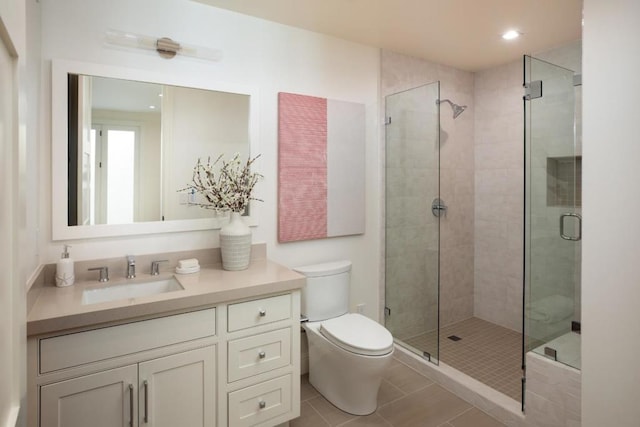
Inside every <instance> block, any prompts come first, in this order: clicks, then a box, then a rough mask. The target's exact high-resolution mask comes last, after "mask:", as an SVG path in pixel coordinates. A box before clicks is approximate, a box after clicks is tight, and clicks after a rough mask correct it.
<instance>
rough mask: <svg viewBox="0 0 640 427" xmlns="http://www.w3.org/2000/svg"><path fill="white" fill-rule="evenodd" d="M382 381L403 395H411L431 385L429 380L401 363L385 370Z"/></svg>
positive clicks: (431, 382)
mask: <svg viewBox="0 0 640 427" xmlns="http://www.w3.org/2000/svg"><path fill="white" fill-rule="evenodd" d="M384 379H385V380H387V381H388V382H389V383H391V384H392V385H394V386H396V387H398V388H399V389H400V390H402V391H403V392H405V393H413V392H414V391H417V390H420V389H421V388H424V387H426V386H428V385H431V384H433V381H431V380H430V379H429V378H427V377H425V376H422V375H421V374H420V373H418V372H417V371H414V370H413V369H411V368H409V367H408V366H406V365H403V364H401V363H400V364H398V365H396V366H394V367H392V368H390V369H387V372H386V373H385V375H384Z"/></svg>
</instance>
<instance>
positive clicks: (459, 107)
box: [436, 99, 467, 119]
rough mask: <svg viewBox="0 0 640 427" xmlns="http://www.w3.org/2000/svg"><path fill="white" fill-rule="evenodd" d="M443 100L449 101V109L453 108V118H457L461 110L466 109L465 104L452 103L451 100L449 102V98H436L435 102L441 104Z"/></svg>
mask: <svg viewBox="0 0 640 427" xmlns="http://www.w3.org/2000/svg"><path fill="white" fill-rule="evenodd" d="M443 102H448V103H449V105H451V109H452V110H453V118H454V119H455V118H457V117H458V116H459V115H460V114H462V112H463V111H464V110H466V109H467V106H466V105H458V104H454V103H453V102H451V101H450V100H448V99H443V100H439V99H438V100H436V104H438V105H440V104H442V103H443Z"/></svg>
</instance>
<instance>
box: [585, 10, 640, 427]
mask: <svg viewBox="0 0 640 427" xmlns="http://www.w3.org/2000/svg"><path fill="white" fill-rule="evenodd" d="M639 16H640V2H638V1H637V0H609V1H606V2H605V1H601V0H585V2H584V38H583V54H584V56H583V83H584V86H583V95H584V109H583V114H584V115H583V118H584V128H583V145H584V146H583V151H584V159H583V177H584V178H583V184H584V185H583V189H584V190H583V191H584V193H583V194H584V195H583V198H584V203H583V212H584V223H583V225H584V239H583V246H582V248H583V263H582V270H583V279H582V298H583V300H582V319H583V321H582V381H583V382H582V399H583V401H582V423H583V424H582V425H583V426H584V427H600V426H605V425H607V426H609V425H610V426H614V425H615V426H637V425H638V423H639V421H638V420H640V404H639V403H640V398H639V396H640V369H639V368H638V354H640V306H639V304H640V279H638V261H639V260H640V227H639V225H638V224H639V223H638V215H639V214H638V213H639V212H640V195H639V192H638V182H640V173H639V168H638V162H639V161H640V139H639V138H638V118H639V117H640V100H639V99H638V94H639V93H640V79H638V69H640V56H638V52H640V27H639V26H638V17H639ZM603 200H606V202H607V206H611V207H612V208H611V209H603V208H602V201H603Z"/></svg>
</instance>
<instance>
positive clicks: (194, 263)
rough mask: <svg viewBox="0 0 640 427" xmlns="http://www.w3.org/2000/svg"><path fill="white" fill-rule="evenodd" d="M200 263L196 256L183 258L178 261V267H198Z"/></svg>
mask: <svg viewBox="0 0 640 427" xmlns="http://www.w3.org/2000/svg"><path fill="white" fill-rule="evenodd" d="M199 265H200V263H199V262H198V260H197V259H196V258H189V259H181V260H180V261H178V267H179V268H180V269H185V268H194V267H198V266H199Z"/></svg>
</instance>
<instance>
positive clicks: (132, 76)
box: [51, 60, 260, 240]
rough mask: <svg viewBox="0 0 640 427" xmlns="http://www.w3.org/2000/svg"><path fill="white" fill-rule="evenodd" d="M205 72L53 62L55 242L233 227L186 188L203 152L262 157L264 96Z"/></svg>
mask: <svg viewBox="0 0 640 427" xmlns="http://www.w3.org/2000/svg"><path fill="white" fill-rule="evenodd" d="M202 75H205V74H204V73H194V74H192V75H180V76H175V75H169V74H164V73H157V72H151V71H146V70H140V69H130V68H123V67H115V66H108V65H101V64H91V63H83V62H76V61H66V60H53V61H52V141H51V147H52V153H51V161H52V186H53V188H52V230H53V240H69V239H87V238H97V237H113V236H126V235H137V234H155V233H167V232H178V231H193V230H207V229H217V228H220V226H221V225H223V223H224V221H226V218H225V217H224V216H221V215H220V214H217V215H216V213H215V212H214V211H212V210H209V209H203V208H201V207H199V206H197V203H198V202H200V200H199V199H198V197H199V195H197V194H196V195H190V194H188V193H187V192H180V191H179V190H181V189H183V188H185V187H187V185H188V184H189V183H190V182H191V177H192V170H193V167H194V166H195V164H196V161H197V160H198V158H201V159H202V160H203V161H206V159H207V158H208V157H211V159H212V161H213V160H215V159H216V158H217V157H218V156H220V155H224V158H225V159H227V160H230V159H231V158H232V156H233V155H234V154H235V153H239V154H240V155H241V157H242V158H243V159H248V158H250V157H251V156H253V157H255V156H256V155H257V154H259V148H258V126H259V120H258V117H257V113H258V105H259V103H258V95H257V91H256V90H255V89H253V88H250V87H246V86H239V85H233V84H226V83H224V84H223V83H220V82H215V81H210V80H209V79H206V78H203V77H202ZM259 165H260V162H256V163H254V164H253V167H254V169H255V170H256V171H257V172H259ZM255 205H256V204H255V203H253V202H252V203H251V205H250V208H249V210H248V212H247V215H245V220H246V222H247V223H248V224H249V225H257V215H256V209H257V207H256V206H255Z"/></svg>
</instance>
